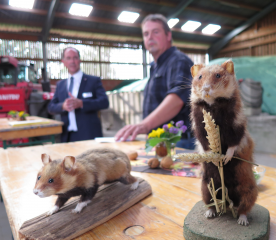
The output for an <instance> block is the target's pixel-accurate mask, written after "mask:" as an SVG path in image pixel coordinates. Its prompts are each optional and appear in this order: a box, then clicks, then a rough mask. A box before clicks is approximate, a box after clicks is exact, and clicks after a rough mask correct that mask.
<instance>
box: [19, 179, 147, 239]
mask: <svg viewBox="0 0 276 240" xmlns="http://www.w3.org/2000/svg"><path fill="white" fill-rule="evenodd" d="M130 186H131V185H124V184H122V183H120V182H114V183H111V184H108V185H104V186H102V187H100V189H99V190H98V192H97V194H96V195H95V197H94V198H93V199H92V202H91V203H90V204H88V205H87V207H85V208H84V209H83V210H82V212H81V213H79V214H73V213H71V210H72V209H74V208H75V207H76V204H77V202H78V199H74V200H73V201H71V202H69V203H67V204H65V206H64V207H62V208H61V209H60V210H59V211H58V212H57V213H55V214H53V215H51V216H49V217H47V216H46V213H45V214H43V215H40V216H38V217H36V218H33V219H31V220H28V221H26V222H24V224H23V225H22V227H21V228H20V230H19V234H20V239H24V240H29V239H32V240H38V239H39V240H46V239H47V240H61V239H63V240H69V239H73V238H75V237H77V236H80V235H82V234H83V233H85V232H87V231H89V230H91V229H93V228H95V227H97V226H99V225H100V224H103V223H104V222H106V221H108V220H109V219H111V218H113V217H114V216H116V215H118V214H119V213H121V212H123V211H125V210H126V209H128V208H129V207H131V206H133V205H134V204H136V203H137V202H139V201H140V200H142V199H143V198H145V197H146V196H148V195H150V194H151V193H152V190H151V186H150V185H149V184H148V183H147V182H146V181H145V180H143V179H141V178H139V187H138V188H137V189H136V190H130Z"/></svg>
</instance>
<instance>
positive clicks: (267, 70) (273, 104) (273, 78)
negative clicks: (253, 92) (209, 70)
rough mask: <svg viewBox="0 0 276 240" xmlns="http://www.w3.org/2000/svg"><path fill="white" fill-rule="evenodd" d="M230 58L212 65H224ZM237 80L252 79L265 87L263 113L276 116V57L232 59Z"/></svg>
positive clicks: (220, 59)
mask: <svg viewBox="0 0 276 240" xmlns="http://www.w3.org/2000/svg"><path fill="white" fill-rule="evenodd" d="M228 59H229V58H218V59H215V60H212V61H210V63H209V64H210V65H211V64H222V63H223V62H225V61H226V60H228ZM231 60H232V61H233V62H234V68H235V73H236V77H237V79H246V78H251V79H252V80H254V81H258V82H261V84H262V87H263V90H264V91H263V104H262V111H263V112H267V113H269V114H270V115H276V56H267V57H236V58H232V59H231Z"/></svg>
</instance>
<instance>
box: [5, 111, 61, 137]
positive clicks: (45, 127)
mask: <svg viewBox="0 0 276 240" xmlns="http://www.w3.org/2000/svg"><path fill="white" fill-rule="evenodd" d="M27 120H42V121H43V122H42V123H39V124H38V123H36V124H28V125H24V126H14V127H13V126H11V125H9V122H11V121H13V120H10V119H8V118H0V139H1V140H9V139H14V138H24V137H36V136H44V135H52V134H59V133H61V132H62V128H61V127H62V125H63V122H61V121H57V120H53V119H48V118H42V117H37V116H29V117H27Z"/></svg>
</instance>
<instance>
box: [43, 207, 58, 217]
mask: <svg viewBox="0 0 276 240" xmlns="http://www.w3.org/2000/svg"><path fill="white" fill-rule="evenodd" d="M58 210H59V207H58V206H56V205H55V206H54V207H53V208H52V209H51V210H50V211H49V212H47V213H46V216H50V215H52V214H54V213H56V212H57V211H58Z"/></svg>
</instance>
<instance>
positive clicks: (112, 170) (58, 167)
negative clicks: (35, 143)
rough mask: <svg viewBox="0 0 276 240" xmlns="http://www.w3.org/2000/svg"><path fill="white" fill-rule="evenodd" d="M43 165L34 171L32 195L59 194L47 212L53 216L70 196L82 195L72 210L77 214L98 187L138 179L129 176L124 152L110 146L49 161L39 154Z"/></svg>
mask: <svg viewBox="0 0 276 240" xmlns="http://www.w3.org/2000/svg"><path fill="white" fill-rule="evenodd" d="M41 159H42V163H43V165H44V166H43V167H42V169H41V170H40V171H39V173H38V174H37V180H36V184H35V187H34V190H33V191H34V194H36V195H38V196H39V197H48V196H51V195H58V198H57V201H56V203H55V206H54V207H53V208H52V209H51V210H50V211H49V212H48V213H47V215H52V214H53V213H55V212H57V211H58V210H59V209H60V208H61V207H62V206H63V205H64V203H65V202H66V201H67V200H68V199H69V198H70V197H73V196H78V195H81V197H80V201H79V203H78V204H77V206H76V208H75V209H74V210H72V212H73V213H79V212H81V210H82V209H83V208H84V207H85V206H86V205H87V204H88V203H90V202H91V200H92V198H93V197H94V195H95V194H96V192H97V190H98V188H99V186H101V185H102V184H104V183H110V182H114V181H120V182H122V183H123V184H132V185H131V187H130V188H131V189H132V190H134V189H136V188H137V187H138V184H139V181H138V179H136V178H135V177H133V176H131V175H130V171H131V166H130V162H129V159H128V157H127V155H126V154H125V153H123V152H122V151H119V150H115V149H110V148H98V149H92V150H88V151H86V152H84V153H82V154H80V155H78V156H76V158H75V157H73V156H67V157H65V158H64V159H63V160H54V161H52V160H51V158H50V156H49V155H47V154H42V155H41Z"/></svg>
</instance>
